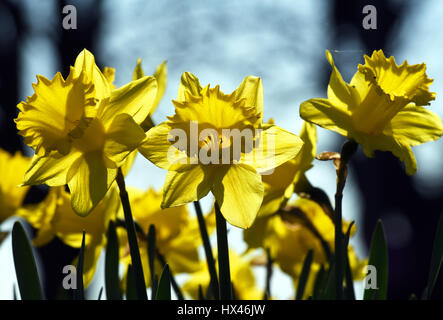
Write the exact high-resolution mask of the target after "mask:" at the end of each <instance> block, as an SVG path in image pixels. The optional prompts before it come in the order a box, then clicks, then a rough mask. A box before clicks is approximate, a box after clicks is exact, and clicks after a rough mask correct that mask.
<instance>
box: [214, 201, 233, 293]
mask: <svg viewBox="0 0 443 320" xmlns="http://www.w3.org/2000/svg"><path fill="white" fill-rule="evenodd" d="M215 221H216V226H217V248H218V271H219V279H220V299H221V300H232V291H231V272H230V269H229V247H228V230H227V227H226V219H225V218H224V217H223V215H222V213H221V212H220V207H219V206H218V203H217V202H215Z"/></svg>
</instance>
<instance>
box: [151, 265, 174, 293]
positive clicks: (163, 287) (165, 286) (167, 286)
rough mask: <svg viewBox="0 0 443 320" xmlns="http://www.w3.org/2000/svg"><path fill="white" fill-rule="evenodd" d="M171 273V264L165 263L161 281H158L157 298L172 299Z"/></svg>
mask: <svg viewBox="0 0 443 320" xmlns="http://www.w3.org/2000/svg"><path fill="white" fill-rule="evenodd" d="M170 277H171V276H170V274H169V266H168V264H166V265H165V267H164V268H163V272H162V275H161V277H160V281H159V283H158V288H157V295H156V297H155V300H171V278H170Z"/></svg>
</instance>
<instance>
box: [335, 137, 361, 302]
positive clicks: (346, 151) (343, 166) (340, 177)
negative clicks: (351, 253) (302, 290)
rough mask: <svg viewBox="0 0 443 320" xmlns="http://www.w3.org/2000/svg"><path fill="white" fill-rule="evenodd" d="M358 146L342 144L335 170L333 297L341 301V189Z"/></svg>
mask: <svg viewBox="0 0 443 320" xmlns="http://www.w3.org/2000/svg"><path fill="white" fill-rule="evenodd" d="M357 147H358V144H357V143H356V142H355V141H352V140H348V141H346V142H345V143H344V144H343V147H342V150H341V156H340V164H339V166H338V169H337V191H336V193H335V211H334V224H335V243H334V250H335V297H336V299H337V300H342V299H343V274H344V250H343V227H342V200H343V189H344V188H345V184H346V176H347V171H348V169H347V164H348V162H349V160H350V158H351V157H352V155H353V154H354V153H355V152H356V151H357Z"/></svg>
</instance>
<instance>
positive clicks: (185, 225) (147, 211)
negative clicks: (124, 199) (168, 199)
mask: <svg viewBox="0 0 443 320" xmlns="http://www.w3.org/2000/svg"><path fill="white" fill-rule="evenodd" d="M128 193H129V197H130V201H131V209H132V213H133V217H134V220H135V221H136V222H137V224H138V225H139V226H140V227H141V228H142V229H143V232H144V234H146V235H147V234H148V231H149V227H150V226H151V225H154V226H155V235H156V248H157V250H158V251H159V252H160V253H161V254H162V255H163V256H164V258H165V260H166V261H167V262H168V264H169V266H170V268H171V270H173V272H174V273H176V274H179V273H191V272H195V271H197V270H198V269H199V268H200V259H199V255H198V248H199V246H200V245H201V236H200V233H199V226H198V221H197V219H196V218H195V217H194V218H193V217H191V215H190V213H189V211H188V209H187V207H186V206H178V207H173V208H166V209H162V208H161V206H160V204H161V201H162V192H161V191H156V190H154V189H152V188H150V189H148V190H146V191H144V190H139V189H136V188H131V187H129V188H128ZM120 209H122V208H120ZM119 216H120V217H121V218H123V210H120V211H119ZM211 218H213V215H211V214H210V215H208V216H206V220H207V221H206V224H207V225H208V224H209V226H210V225H211V224H213V223H211V222H212V220H214V219H211ZM211 229H212V230H213V229H214V228H213V227H210V228H208V231H209V232H211V231H212V230H211ZM119 236H120V240H119V245H120V252H121V254H120V256H121V257H122V261H123V264H125V265H126V266H127V265H129V264H131V263H132V260H131V256H130V255H129V243H128V237H127V235H126V232H120V231H119ZM139 242H140V255H141V257H142V264H143V271H144V273H145V281H146V285H147V286H150V285H151V282H150V280H151V274H150V267H149V264H148V261H149V259H148V246H147V243H146V239H139ZM155 262H156V265H155V268H154V269H155V270H156V275H157V276H160V273H161V270H162V269H163V266H162V265H161V264H160V262H159V261H157V259H156V260H155Z"/></svg>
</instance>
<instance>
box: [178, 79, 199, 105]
mask: <svg viewBox="0 0 443 320" xmlns="http://www.w3.org/2000/svg"><path fill="white" fill-rule="evenodd" d="M201 91H202V86H201V84H200V82H199V81H198V78H197V77H196V76H194V75H193V74H192V73H190V72H184V73H183V74H182V76H181V79H180V85H179V87H178V94H177V101H185V100H186V96H185V92H188V94H191V95H193V96H200V95H201V94H200V92H201Z"/></svg>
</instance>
